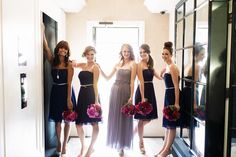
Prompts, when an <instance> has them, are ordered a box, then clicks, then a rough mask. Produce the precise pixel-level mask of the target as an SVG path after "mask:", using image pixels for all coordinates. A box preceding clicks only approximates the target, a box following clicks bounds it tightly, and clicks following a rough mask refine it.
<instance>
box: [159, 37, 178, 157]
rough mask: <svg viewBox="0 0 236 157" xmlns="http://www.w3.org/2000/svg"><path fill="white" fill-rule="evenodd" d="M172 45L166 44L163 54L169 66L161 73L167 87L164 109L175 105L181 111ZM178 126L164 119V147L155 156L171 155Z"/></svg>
mask: <svg viewBox="0 0 236 157" xmlns="http://www.w3.org/2000/svg"><path fill="white" fill-rule="evenodd" d="M172 45H173V44H172V42H165V44H164V48H163V52H162V58H163V60H164V61H165V63H166V64H167V66H166V68H165V69H164V70H162V72H161V76H163V77H164V81H165V86H166V90H165V100H164V107H166V106H168V105H175V107H176V108H177V109H178V110H179V109H180V106H179V95H180V93H179V69H178V67H177V66H176V65H175V64H174V62H173V61H172V54H173V48H172ZM178 126H179V122H178V121H169V120H167V119H166V118H165V117H163V127H165V128H166V131H165V139H164V145H163V147H162V149H161V150H160V152H159V153H158V154H157V155H155V156H158V157H166V156H167V155H169V154H170V153H171V151H170V148H171V145H172V144H173V142H174V139H175V135H176V127H178Z"/></svg>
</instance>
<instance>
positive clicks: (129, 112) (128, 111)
mask: <svg viewBox="0 0 236 157" xmlns="http://www.w3.org/2000/svg"><path fill="white" fill-rule="evenodd" d="M121 112H122V113H123V114H124V115H126V116H127V117H132V116H133V115H134V114H135V113H136V108H135V106H134V105H133V104H132V103H129V102H128V103H126V104H125V105H123V106H122V107H121Z"/></svg>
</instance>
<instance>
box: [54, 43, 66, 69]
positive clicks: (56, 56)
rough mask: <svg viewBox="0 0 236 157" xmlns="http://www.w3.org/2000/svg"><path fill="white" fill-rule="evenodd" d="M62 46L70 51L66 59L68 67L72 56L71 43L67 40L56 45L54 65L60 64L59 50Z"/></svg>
mask: <svg viewBox="0 0 236 157" xmlns="http://www.w3.org/2000/svg"><path fill="white" fill-rule="evenodd" d="M61 48H64V49H65V50H67V51H68V52H67V54H66V56H65V60H64V62H65V65H66V67H67V65H68V62H69V57H70V47H69V44H68V42H67V41H64V40H62V41H60V42H59V43H58V44H57V45H56V47H55V49H54V59H53V63H52V65H53V66H54V67H55V66H58V65H59V64H60V59H59V55H58V52H59V49H61Z"/></svg>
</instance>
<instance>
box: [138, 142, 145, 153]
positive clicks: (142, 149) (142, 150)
mask: <svg viewBox="0 0 236 157" xmlns="http://www.w3.org/2000/svg"><path fill="white" fill-rule="evenodd" d="M139 149H140V152H141V154H145V153H146V151H145V148H144V143H143V141H142V142H139Z"/></svg>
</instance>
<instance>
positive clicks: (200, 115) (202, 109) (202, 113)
mask: <svg viewBox="0 0 236 157" xmlns="http://www.w3.org/2000/svg"><path fill="white" fill-rule="evenodd" d="M194 116H196V117H197V118H199V119H201V120H204V119H205V105H200V106H198V107H197V108H196V109H195V110H194Z"/></svg>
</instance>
